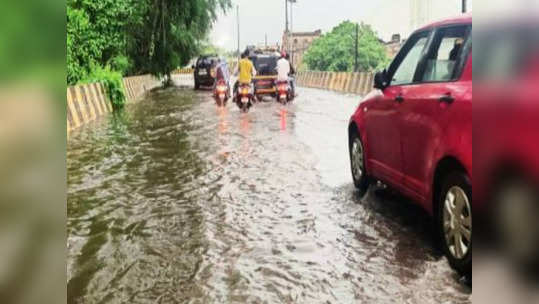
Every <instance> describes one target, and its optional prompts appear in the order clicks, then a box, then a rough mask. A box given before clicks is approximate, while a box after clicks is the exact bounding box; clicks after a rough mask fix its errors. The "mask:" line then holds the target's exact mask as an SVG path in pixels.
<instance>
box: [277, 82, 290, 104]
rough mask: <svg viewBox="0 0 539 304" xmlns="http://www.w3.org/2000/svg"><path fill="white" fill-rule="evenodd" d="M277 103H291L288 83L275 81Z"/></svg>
mask: <svg viewBox="0 0 539 304" xmlns="http://www.w3.org/2000/svg"><path fill="white" fill-rule="evenodd" d="M276 86H277V101H278V102H280V103H282V104H287V103H289V102H290V101H292V94H291V92H290V86H289V85H288V81H277V83H276Z"/></svg>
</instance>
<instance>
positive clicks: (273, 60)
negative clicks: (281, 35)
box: [253, 56, 277, 75]
mask: <svg viewBox="0 0 539 304" xmlns="http://www.w3.org/2000/svg"><path fill="white" fill-rule="evenodd" d="M253 59H254V60H253V63H254V66H255V69H256V71H257V72H258V74H259V75H275V74H277V72H276V70H275V68H276V67H277V57H274V56H256V57H254V58H253Z"/></svg>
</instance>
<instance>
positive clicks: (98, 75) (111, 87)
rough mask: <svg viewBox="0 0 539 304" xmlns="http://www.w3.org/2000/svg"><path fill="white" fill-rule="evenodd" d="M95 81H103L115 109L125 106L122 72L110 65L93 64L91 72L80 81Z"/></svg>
mask: <svg viewBox="0 0 539 304" xmlns="http://www.w3.org/2000/svg"><path fill="white" fill-rule="evenodd" d="M93 82H101V83H103V85H104V86H105V89H106V90H107V95H108V97H109V100H110V102H111V104H112V107H113V108H114V110H118V109H121V108H123V106H124V105H125V93H124V87H123V82H122V74H121V73H120V72H118V71H114V70H112V69H111V68H110V66H108V65H107V66H106V67H102V66H99V65H92V67H91V70H90V73H89V74H88V75H86V77H85V78H84V79H82V80H81V81H79V83H93Z"/></svg>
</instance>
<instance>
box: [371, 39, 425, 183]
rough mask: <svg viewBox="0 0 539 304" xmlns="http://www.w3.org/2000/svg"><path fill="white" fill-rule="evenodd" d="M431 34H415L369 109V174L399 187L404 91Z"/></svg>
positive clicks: (400, 53) (399, 55) (396, 58)
mask: <svg viewBox="0 0 539 304" xmlns="http://www.w3.org/2000/svg"><path fill="white" fill-rule="evenodd" d="M429 33H430V31H422V32H418V33H415V34H413V35H412V36H411V37H410V38H409V39H408V40H407V42H406V43H405V45H404V46H403V47H402V49H401V51H400V52H399V54H398V55H397V56H396V57H395V60H394V61H393V62H392V63H391V65H390V67H389V70H388V72H387V75H388V79H390V82H389V86H388V87H386V88H385V89H384V90H383V92H381V94H380V95H378V97H377V99H376V100H375V101H374V102H373V103H371V105H370V106H369V107H368V108H366V109H365V110H366V111H367V112H366V113H365V116H364V118H365V126H366V137H367V153H368V158H367V161H368V167H369V168H370V174H372V175H373V176H375V177H377V178H379V179H381V180H383V181H385V182H388V183H390V184H392V185H394V186H397V187H399V185H400V183H401V180H402V151H401V143H400V136H401V135H400V130H399V124H398V115H399V108H400V104H401V101H402V90H403V87H405V86H407V85H409V84H411V83H413V78H414V75H415V71H416V68H417V66H418V63H419V61H420V59H421V56H422V55H423V52H424V49H425V46H426V44H427V41H428V38H429Z"/></svg>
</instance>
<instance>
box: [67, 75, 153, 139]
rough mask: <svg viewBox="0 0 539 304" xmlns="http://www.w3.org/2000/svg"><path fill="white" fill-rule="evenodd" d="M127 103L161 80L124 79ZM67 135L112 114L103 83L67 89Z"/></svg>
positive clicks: (144, 76)
mask: <svg viewBox="0 0 539 304" xmlns="http://www.w3.org/2000/svg"><path fill="white" fill-rule="evenodd" d="M122 83H123V86H124V93H125V99H126V102H127V103H131V102H135V101H136V100H138V99H139V98H140V97H141V96H143V95H144V94H145V93H146V92H148V91H149V90H151V89H153V88H155V87H157V86H159V85H160V84H161V82H160V81H159V79H157V78H155V77H154V76H151V75H141V76H132V77H125V78H123V81H122ZM66 106H67V109H66V112H67V133H68V134H69V132H70V131H71V130H74V129H76V128H78V127H80V126H82V125H84V124H86V123H88V122H90V121H93V120H95V119H96V118H98V117H100V116H102V115H104V114H106V113H110V112H112V104H111V102H110V99H109V97H108V95H107V92H106V88H105V86H104V85H103V84H102V83H89V84H83V85H76V86H70V87H67V104H66Z"/></svg>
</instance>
